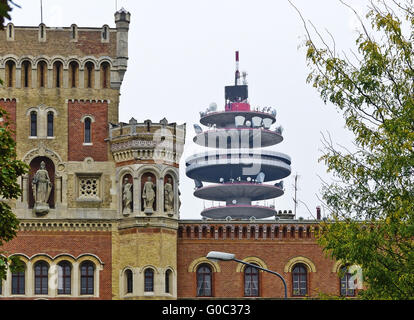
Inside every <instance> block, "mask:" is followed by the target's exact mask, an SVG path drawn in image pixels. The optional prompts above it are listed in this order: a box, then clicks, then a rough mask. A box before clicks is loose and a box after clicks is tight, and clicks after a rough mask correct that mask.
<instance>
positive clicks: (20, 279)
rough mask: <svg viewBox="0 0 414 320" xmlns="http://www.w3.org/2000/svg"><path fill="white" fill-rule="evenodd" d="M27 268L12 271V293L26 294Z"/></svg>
mask: <svg viewBox="0 0 414 320" xmlns="http://www.w3.org/2000/svg"><path fill="white" fill-rule="evenodd" d="M25 284H26V281H25V270H23V271H19V272H13V273H12V288H11V293H12V294H25V287H26V286H25Z"/></svg>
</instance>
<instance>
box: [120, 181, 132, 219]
mask: <svg viewBox="0 0 414 320" xmlns="http://www.w3.org/2000/svg"><path fill="white" fill-rule="evenodd" d="M131 212H132V184H131V183H129V180H128V178H124V184H123V186H122V214H123V215H129V214H130V213H131Z"/></svg>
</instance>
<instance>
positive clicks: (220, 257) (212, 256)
mask: <svg viewBox="0 0 414 320" xmlns="http://www.w3.org/2000/svg"><path fill="white" fill-rule="evenodd" d="M206 258H207V259H209V260H211V261H236V262H238V263H242V264H245V265H246V266H250V267H253V268H256V269H259V270H262V271H266V272H269V273H271V274H274V275H276V276H278V277H279V278H280V279H281V280H282V282H283V285H284V286H285V299H287V286H286V281H285V279H284V278H283V277H282V276H281V275H280V274H279V273H277V272H275V271H272V270H268V269H265V268H262V267H259V266H258V265H255V264H251V263H248V262H245V261H242V260H239V259H236V258H235V255H234V254H233V253H227V252H220V251H210V252H209V253H208V254H207V256H206Z"/></svg>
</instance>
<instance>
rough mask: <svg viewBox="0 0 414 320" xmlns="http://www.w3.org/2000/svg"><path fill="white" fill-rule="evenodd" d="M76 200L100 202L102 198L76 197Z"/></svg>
mask: <svg viewBox="0 0 414 320" xmlns="http://www.w3.org/2000/svg"><path fill="white" fill-rule="evenodd" d="M76 202H92V203H93V202H96V203H98V202H102V199H99V198H96V199H89V198H78V199H76Z"/></svg>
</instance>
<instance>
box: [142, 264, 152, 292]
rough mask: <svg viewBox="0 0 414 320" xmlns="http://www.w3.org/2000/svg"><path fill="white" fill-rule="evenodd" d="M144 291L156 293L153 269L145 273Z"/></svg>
mask: <svg viewBox="0 0 414 320" xmlns="http://www.w3.org/2000/svg"><path fill="white" fill-rule="evenodd" d="M144 291H145V292H153V291H154V270H152V269H151V268H147V269H145V271H144Z"/></svg>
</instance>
